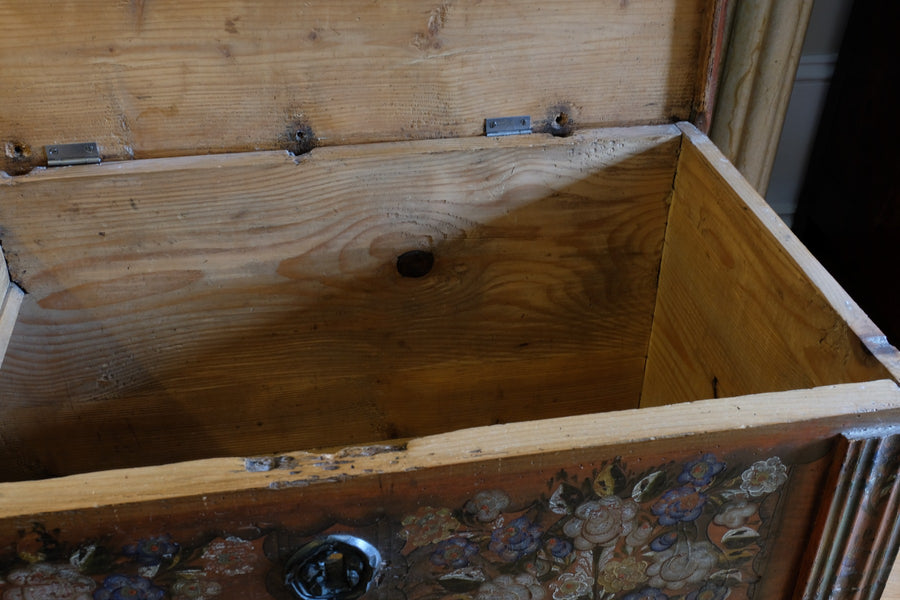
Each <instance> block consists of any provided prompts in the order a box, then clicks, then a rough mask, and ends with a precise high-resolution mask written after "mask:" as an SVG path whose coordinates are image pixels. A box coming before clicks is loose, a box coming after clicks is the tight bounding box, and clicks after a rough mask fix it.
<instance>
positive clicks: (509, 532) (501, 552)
mask: <svg viewBox="0 0 900 600" xmlns="http://www.w3.org/2000/svg"><path fill="white" fill-rule="evenodd" d="M542 533H543V531H541V528H540V527H538V526H537V525H535V524H534V523H532V522H531V521H529V520H528V517H524V516H523V517H519V518H518V519H515V520H514V521H511V522H510V523H508V524H506V525H501V526H500V527H497V528H495V529H494V531H493V532H491V543H490V545H489V546H488V547H489V548H490V549H491V551H492V552H494V553H495V554H496V555H497V556H499V557H500V558H502V559H503V560H505V561H507V562H514V561H517V560H519V559H520V558H523V557H525V556H528V555H529V554H531V553H532V552H535V551H537V549H538V548H540V547H541V534H542Z"/></svg>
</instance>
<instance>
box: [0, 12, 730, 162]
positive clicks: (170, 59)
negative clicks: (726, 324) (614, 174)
mask: <svg viewBox="0 0 900 600" xmlns="http://www.w3.org/2000/svg"><path fill="white" fill-rule="evenodd" d="M723 5H724V2H721V1H720V0H639V1H636V0H631V1H629V0H602V1H600V2H598V1H596V0H571V1H565V2H553V3H550V4H548V3H546V2H533V1H530V0H529V1H522V2H515V3H496V2H481V1H478V0H458V1H446V2H438V1H437V0H436V1H435V2H433V3H423V2H414V1H411V0H399V1H396V2H371V1H366V2H362V1H358V0H354V1H352V2H340V3H334V2H327V1H314V2H302V3H290V4H285V3H282V2H273V1H263V2H243V1H235V0H232V1H227V2H208V1H207V2H190V3H184V2H176V1H174V0H165V1H159V2H158V1H154V2H148V1H145V0H131V1H130V2H128V1H119V2H115V3H113V4H108V3H94V4H88V5H85V4H82V3H49V2H35V3H30V4H15V5H13V4H5V5H2V6H0V20H2V22H3V23H4V35H3V36H2V39H0V54H2V55H3V57H4V60H3V66H2V72H3V79H4V84H3V86H0V107H2V108H0V147H2V149H3V152H0V170H3V171H6V172H7V173H9V174H20V173H24V172H27V171H28V170H30V169H31V168H33V167H35V166H41V165H45V164H47V155H46V151H45V146H47V145H52V144H65V143H76V142H77V143H96V144H97V146H98V147H99V154H100V155H101V156H102V158H103V159H104V160H123V159H130V158H153V157H165V156H185V155H195V154H207V153H226V152H243V151H253V150H275V149H287V150H291V151H293V152H302V151H305V150H308V149H309V148H311V147H312V146H315V145H340V144H353V143H367V142H377V141H395V140H408V139H425V138H445V137H467V136H475V135H480V134H482V133H483V132H484V123H485V119H486V118H493V117H498V116H513V115H529V116H531V117H532V119H533V126H534V129H535V130H545V131H548V130H549V131H556V132H561V133H566V132H567V131H568V130H570V129H571V128H572V127H574V126H577V127H579V128H581V127H600V126H617V125H634V124H654V123H663V122H670V121H676V120H691V121H693V122H695V123H697V124H698V125H700V127H701V129H702V128H703V127H704V124H705V120H706V118H707V114H708V112H709V108H710V104H711V97H712V93H711V92H712V88H714V85H711V82H713V81H714V79H715V77H714V74H715V71H716V67H715V64H716V62H717V61H716V59H715V57H716V56H717V55H718V52H717V51H716V48H717V47H721V35H720V34H719V32H721V30H722V29H723V27H722V23H723V22H724V18H723V13H724V9H723Z"/></svg>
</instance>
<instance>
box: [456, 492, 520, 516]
mask: <svg viewBox="0 0 900 600" xmlns="http://www.w3.org/2000/svg"><path fill="white" fill-rule="evenodd" d="M507 506H509V496H507V495H506V494H505V493H503V492H502V491H500V490H487V491H483V492H478V493H477V494H475V497H474V498H472V499H471V500H469V501H468V502H466V506H465V511H466V512H467V513H469V514H470V515H475V518H476V519H478V520H479V521H481V522H482V523H490V522H491V521H493V520H494V519H496V518H497V517H499V516H500V513H501V512H503V511H504V510H505V509H506V507H507Z"/></svg>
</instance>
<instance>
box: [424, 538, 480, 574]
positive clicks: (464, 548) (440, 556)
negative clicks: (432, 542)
mask: <svg viewBox="0 0 900 600" xmlns="http://www.w3.org/2000/svg"><path fill="white" fill-rule="evenodd" d="M477 552H478V546H477V545H476V544H473V543H472V542H470V541H469V540H467V539H466V538H462V537H455V538H450V539H449V540H444V541H443V542H441V543H439V544H438V545H437V548H435V550H434V553H433V554H432V555H431V562H432V563H434V564H435V565H437V566H439V567H453V568H454V569H461V568H463V567H465V566H467V565H468V564H469V557H470V556H472V555H474V554H476V553H477Z"/></svg>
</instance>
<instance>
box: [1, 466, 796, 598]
mask: <svg viewBox="0 0 900 600" xmlns="http://www.w3.org/2000/svg"><path fill="white" fill-rule="evenodd" d="M647 462H655V461H647ZM748 465H749V466H748ZM540 477H542V479H538V475H535V477H534V479H531V480H530V481H531V482H532V483H528V482H523V484H521V485H520V486H519V488H518V491H517V493H515V494H513V493H511V492H510V491H509V490H500V489H497V484H496V483H494V484H493V485H491V486H489V487H487V488H486V489H484V490H474V491H473V492H471V493H470V494H469V495H468V497H463V498H460V499H459V500H458V501H457V502H455V503H454V504H453V505H452V506H439V505H438V506H418V507H416V506H415V505H413V508H410V509H409V511H408V512H406V511H403V509H402V508H396V507H386V509H387V510H385V513H383V514H381V515H379V521H378V524H377V527H378V528H381V529H379V531H384V529H383V527H385V526H387V527H389V528H390V529H392V530H393V531H395V532H396V539H394V540H393V541H392V542H391V543H385V544H384V546H383V548H384V549H386V550H387V551H388V552H390V553H391V554H392V556H389V557H385V558H386V560H385V563H384V564H386V565H390V566H389V567H388V568H390V569H393V570H394V572H393V573H392V574H391V576H390V577H389V578H386V579H385V580H384V581H390V582H392V583H390V585H393V586H395V587H396V592H397V593H396V594H393V595H392V591H393V590H388V591H387V595H388V596H390V597H394V596H396V597H405V598H407V600H588V599H591V600H726V599H728V600H745V599H747V598H750V597H752V595H753V592H754V590H755V587H754V586H755V582H757V581H758V580H759V578H760V576H761V574H760V573H759V572H757V571H756V569H757V565H759V564H764V561H760V560H756V559H757V558H758V555H759V554H760V552H761V550H762V548H764V547H765V545H766V544H771V543H772V542H771V540H769V539H767V538H768V536H769V535H770V532H771V531H772V530H773V528H774V527H775V526H776V523H775V519H776V518H778V516H779V515H780V511H781V505H782V504H783V502H782V493H783V491H782V488H784V487H785V486H786V484H787V482H788V481H789V477H790V469H789V467H788V466H787V465H785V464H784V463H783V462H782V460H781V458H779V457H776V456H772V457H769V458H765V459H763V460H758V461H756V462H752V464H751V461H746V462H742V461H740V460H736V459H734V457H733V456H718V455H716V454H712V453H702V454H696V455H694V456H691V457H688V458H686V459H684V460H681V461H672V460H669V461H667V462H664V463H662V464H659V463H656V464H641V461H640V460H635V461H634V463H632V465H629V464H628V463H626V462H625V461H624V460H622V459H615V460H612V461H606V462H603V463H600V464H586V465H578V467H577V468H572V469H571V473H570V472H567V471H566V470H562V469H559V470H549V469H548V470H547V471H543V472H542V473H541V475H540ZM530 485H534V486H535V487H533V488H531V489H530V491H529V490H528V486H530ZM432 502H434V501H432ZM400 511H403V512H400ZM331 527H332V529H329V530H326V531H328V532H334V531H337V532H339V533H352V532H353V531H354V528H355V527H356V526H353V527H346V528H343V526H341V525H338V524H335V525H332V526H331ZM365 527H372V528H374V527H376V525H365ZM240 531H241V532H242V535H246V536H247V537H248V538H249V539H245V538H244V537H240V536H237V535H232V534H230V533H228V532H227V531H216V532H209V533H207V534H204V533H203V532H192V533H191V534H190V537H189V538H188V539H177V536H174V537H173V536H172V535H169V534H167V533H164V532H153V531H145V532H143V533H142V534H141V535H134V536H133V537H130V535H131V534H129V533H127V532H125V531H119V532H117V533H115V534H112V533H111V534H108V535H107V536H106V537H104V536H103V535H100V536H97V537H94V538H91V539H88V540H81V541H77V540H76V541H73V542H64V541H61V540H60V539H59V535H60V532H59V531H58V530H55V529H53V530H47V529H45V528H43V526H41V525H39V524H35V525H34V527H33V529H32V530H28V531H22V532H20V533H19V539H18V540H17V541H16V543H15V544H12V545H10V546H9V547H8V549H7V550H6V554H5V555H3V556H4V557H3V558H2V560H3V561H4V562H0V600H39V599H40V600H45V599H50V598H59V599H65V600H121V599H125V598H131V599H138V600H140V599H148V600H162V599H163V598H167V599H169V600H219V599H220V598H222V597H230V596H231V595H236V597H237V596H240V597H253V598H260V597H265V596H266V594H267V593H268V592H267V591H266V590H267V589H268V588H267V586H269V585H270V584H272V582H275V581H278V580H281V581H283V574H282V572H281V569H283V567H284V564H283V563H282V562H279V561H283V560H286V559H284V558H282V555H281V554H278V553H280V552H287V551H289V550H290V548H291V547H293V545H294V544H295V543H302V542H301V540H302V539H303V538H304V536H307V535H310V536H314V535H317V534H316V532H304V533H302V534H301V533H298V532H295V531H286V530H283V529H280V526H278V525H277V524H271V525H267V526H266V529H265V530H263V529H262V528H260V529H250V528H245V529H241V530H240ZM251 531H252V532H253V533H248V532H251ZM175 533H177V532H175ZM370 533H371V531H370ZM361 537H364V538H365V537H366V535H365V534H363V535H362V536H361ZM285 540H287V542H285ZM285 543H286V544H287V548H286V549H282V546H281V544H285ZM273 549H277V551H276V550H273ZM0 555H2V553H0ZM246 590H251V591H252V593H246ZM285 597H286V596H285Z"/></svg>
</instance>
